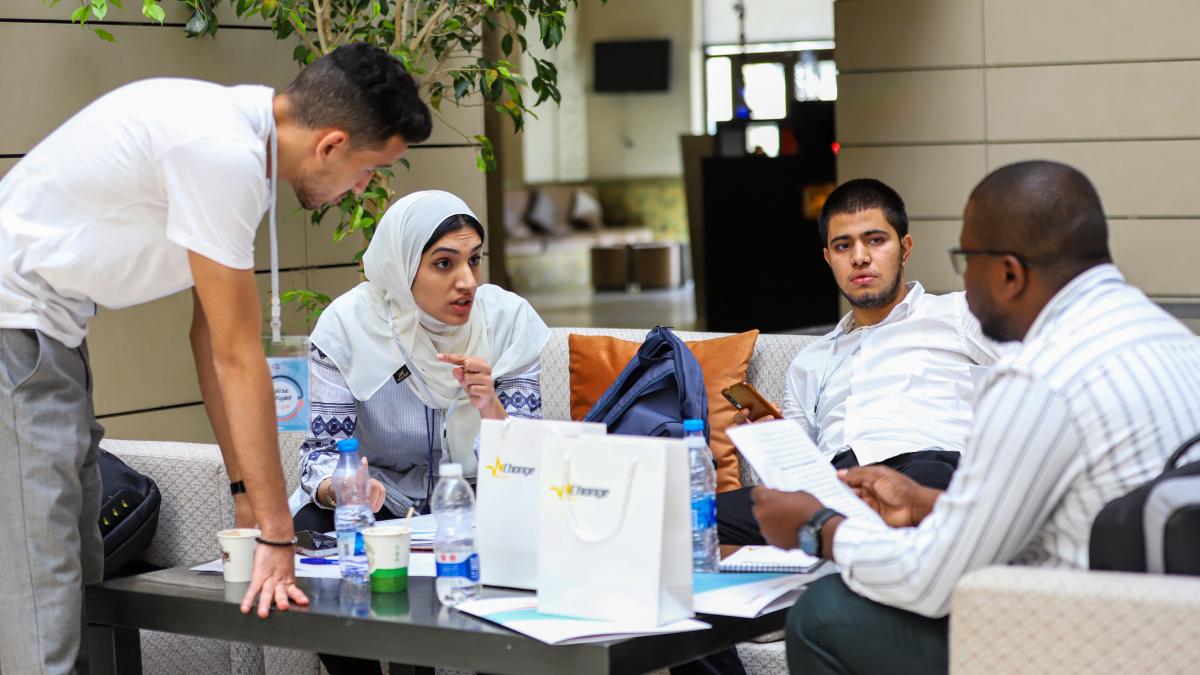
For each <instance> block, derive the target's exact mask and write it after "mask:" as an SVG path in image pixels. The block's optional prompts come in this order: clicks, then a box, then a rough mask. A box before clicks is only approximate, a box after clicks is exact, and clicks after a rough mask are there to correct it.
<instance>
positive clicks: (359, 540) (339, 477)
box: [332, 438, 375, 581]
mask: <svg viewBox="0 0 1200 675" xmlns="http://www.w3.org/2000/svg"><path fill="white" fill-rule="evenodd" d="M337 447H338V453H340V456H339V457H338V463H337V468H335V469H334V470H333V479H332V480H333V494H334V498H335V499H336V500H337V507H336V508H335V509H334V511H333V523H334V527H335V528H336V529H337V542H338V566H339V567H341V570H342V578H343V579H350V580H353V581H366V579H367V551H366V548H365V547H364V545H363V536H362V531H363V530H364V529H365V528H368V527H370V526H372V525H374V524H375V514H374V513H372V512H371V502H370V490H371V474H370V472H369V471H367V467H366V466H365V465H363V463H362V457H361V456H360V455H359V454H358V439H357V438H347V439H345V440H341V441H338V444H337Z"/></svg>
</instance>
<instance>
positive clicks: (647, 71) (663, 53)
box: [592, 40, 671, 93]
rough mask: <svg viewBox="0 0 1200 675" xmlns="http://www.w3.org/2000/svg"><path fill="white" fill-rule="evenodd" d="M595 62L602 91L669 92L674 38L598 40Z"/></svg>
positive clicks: (595, 75) (596, 83)
mask: <svg viewBox="0 0 1200 675" xmlns="http://www.w3.org/2000/svg"><path fill="white" fill-rule="evenodd" d="M592 63H593V66H594V69H595V70H594V73H593V75H594V80H593V81H594V85H593V86H594V88H595V90H596V91H597V92H599V93H622V92H634V91H667V90H668V89H670V87H671V41H670V40H634V41H621V42H597V43H596V44H595V48H594V52H593V59H592Z"/></svg>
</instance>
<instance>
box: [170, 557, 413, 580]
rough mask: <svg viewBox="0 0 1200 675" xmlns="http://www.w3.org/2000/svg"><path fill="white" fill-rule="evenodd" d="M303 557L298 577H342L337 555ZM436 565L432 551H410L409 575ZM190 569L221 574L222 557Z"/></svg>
mask: <svg viewBox="0 0 1200 675" xmlns="http://www.w3.org/2000/svg"><path fill="white" fill-rule="evenodd" d="M301 558H306V556H302V555H300V554H296V576H298V577H308V578H310V579H340V578H342V569H341V568H340V567H338V564H337V556H330V557H328V558H325V560H328V561H329V562H328V563H324V564H318V565H313V564H311V563H305V562H300V560H301ZM435 567H436V566H435V565H434V562H433V554H432V553H410V554H409V556H408V576H410V577H432V576H435V575H436V572H435ZM189 569H190V571H192V572H199V573H200V574H221V559H220V558H217V559H216V560H213V561H211V562H206V563H202V564H200V565H196V566H195V567H191V568H189Z"/></svg>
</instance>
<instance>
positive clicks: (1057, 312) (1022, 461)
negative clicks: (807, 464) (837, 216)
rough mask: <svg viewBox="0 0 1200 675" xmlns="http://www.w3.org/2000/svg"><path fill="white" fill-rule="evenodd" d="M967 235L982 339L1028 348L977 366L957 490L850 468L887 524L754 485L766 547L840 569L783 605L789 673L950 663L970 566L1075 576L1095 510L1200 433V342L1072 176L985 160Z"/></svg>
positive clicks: (926, 668) (961, 258)
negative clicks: (1134, 277)
mask: <svg viewBox="0 0 1200 675" xmlns="http://www.w3.org/2000/svg"><path fill="white" fill-rule="evenodd" d="M960 245H961V248H957V249H954V250H953V251H951V257H952V260H953V263H954V266H955V268H956V270H957V271H958V272H959V273H960V274H962V275H963V278H964V282H965V286H966V289H967V297H968V300H969V302H970V305H971V311H972V313H974V314H975V315H976V316H977V317H979V320H980V323H981V324H982V326H983V331H984V333H985V334H986V335H988V336H989V337H991V338H993V339H996V340H1000V341H1019V342H1020V343H1021V344H1020V348H1019V349H1017V350H1015V351H1014V352H1012V353H1010V354H1008V355H1006V357H1005V358H1004V359H1003V360H1002V361H1001V362H999V363H998V364H997V365H996V366H995V367H994V369H993V371H992V372H991V373H990V374H989V375H988V378H987V380H986V382H985V383H984V385H983V387H982V390H981V392H980V395H979V398H978V404H977V406H976V412H975V419H974V421H973V422H972V425H971V431H970V434H969V436H968V439H967V449H966V452H964V453H963V458H962V464H961V465H960V467H959V469H958V471H957V472H956V473H955V475H954V478H953V480H952V481H951V482H950V486H949V487H948V488H947V489H946V490H945V491H944V492H943V491H939V490H933V489H929V488H925V487H922V486H920V485H917V484H916V483H914V482H913V481H912V480H910V479H908V478H906V477H904V476H902V475H900V474H898V473H897V472H895V471H891V470H889V469H887V468H885V467H880V466H872V467H862V468H858V469H851V470H849V471H848V472H846V474H845V476H844V480H846V482H847V483H848V484H849V485H851V486H852V487H854V488H855V489H856V490H858V491H859V492H860V493H861V494H862V495H863V496H864V498H865V499H866V500H867V502H868V503H869V504H871V505H872V506H874V507H875V508H876V509H877V510H878V511H879V512H880V513H881V514H882V515H883V517H884V520H885V521H886V522H887V524H888V525H890V526H891V527H888V526H885V525H877V524H873V523H864V522H858V520H856V519H853V518H851V519H846V518H844V517H842V516H841V515H840V514H837V513H836V512H832V511H830V510H829V509H825V508H823V506H822V505H821V503H820V502H818V501H817V500H816V499H815V498H814V497H812V496H811V495H809V494H807V493H804V492H797V493H784V492H776V491H773V490H767V489H762V488H760V489H758V490H756V491H755V494H754V500H755V508H754V511H755V515H756V516H757V517H758V520H759V522H760V523H761V525H762V529H763V533H764V534H765V535H766V538H767V540H768V541H769V542H771V543H772V544H774V545H776V546H783V547H789V548H790V547H795V546H796V545H797V541H798V540H799V541H801V542H804V548H806V549H808V550H810V552H811V553H815V554H818V555H821V556H824V557H827V558H832V559H833V560H835V561H836V562H837V563H838V564H839V565H840V566H841V569H842V573H841V576H830V577H827V578H824V579H821V580H820V581H818V582H816V583H815V584H813V585H812V586H811V587H810V588H809V589H808V590H807V591H806V592H805V594H804V595H803V596H802V597H801V599H800V600H799V601H798V602H797V604H796V606H795V607H794V608H793V610H792V612H791V615H790V617H789V620H788V636H787V642H788V661H789V666H790V669H791V670H792V672H804V673H846V672H883V671H886V672H891V673H906V672H921V673H928V672H939V671H945V670H946V669H947V662H948V653H947V630H946V629H947V619H946V616H947V614H948V612H949V611H950V598H951V594H952V592H953V590H954V586H955V585H956V584H957V583H958V580H959V579H961V578H962V576H963V575H965V574H967V573H968V572H971V571H972V570H975V569H979V568H981V567H984V566H987V565H994V564H1024V565H1038V566H1046V567H1068V568H1080V569H1086V568H1087V566H1088V545H1089V536H1090V533H1091V526H1092V520H1093V518H1095V516H1096V514H1097V513H1098V512H1099V511H1100V509H1101V508H1102V507H1103V506H1104V505H1105V504H1107V503H1108V502H1109V501H1111V500H1113V499H1115V498H1117V497H1119V496H1121V495H1124V494H1126V493H1127V492H1129V491H1131V490H1133V489H1134V488H1136V487H1138V486H1139V485H1142V484H1144V483H1145V482H1146V481H1148V480H1150V479H1151V478H1153V477H1154V476H1155V475H1157V474H1158V472H1160V471H1161V470H1162V466H1163V463H1164V461H1165V460H1166V458H1167V457H1168V456H1169V455H1170V453H1171V452H1173V451H1174V450H1175V449H1176V448H1177V447H1178V446H1179V444H1180V443H1182V442H1183V441H1184V440H1185V439H1187V438H1189V437H1190V436H1192V435H1193V434H1195V433H1196V432H1197V431H1198V430H1200V343H1198V342H1197V340H1196V337H1195V336H1194V335H1193V334H1192V333H1191V331H1189V330H1188V329H1187V328H1185V327H1184V326H1183V325H1182V324H1180V323H1179V322H1178V321H1176V320H1175V319H1174V318H1172V317H1171V316H1169V315H1168V314H1167V313H1166V312H1165V311H1163V310H1162V309H1161V308H1160V307H1158V306H1157V305H1155V304H1154V303H1153V302H1151V301H1150V300H1149V299H1148V298H1146V296H1145V295H1144V294H1142V292H1141V291H1139V290H1138V289H1137V288H1135V287H1133V286H1131V285H1129V284H1128V283H1126V282H1125V280H1124V278H1123V277H1122V276H1121V273H1120V272H1119V271H1118V270H1117V268H1116V267H1115V266H1114V265H1113V264H1112V258H1111V256H1110V254H1109V250H1108V230H1107V222H1106V219H1105V216H1104V211H1103V209H1102V207H1101V205H1100V198H1099V196H1098V195H1097V194H1096V191H1095V188H1094V187H1093V186H1092V184H1091V183H1090V182H1089V181H1088V180H1087V178H1086V177H1085V176H1084V175H1083V174H1081V173H1079V172H1078V171H1076V170H1075V169H1072V168H1070V167H1067V166H1064V165H1061V164H1055V163H1052V162H1023V163H1020V164H1014V165H1010V166H1006V167H1002V168H1000V169H998V170H996V171H995V172H993V173H992V174H990V175H989V176H988V177H987V178H985V179H984V180H983V182H982V183H980V184H979V186H978V187H976V188H975V191H974V192H973V193H972V194H971V198H970V201H969V202H968V203H967V207H966V212H965V215H964V221H963V230H962V235H961V238H960ZM1193 454H1195V453H1193ZM1185 461H1186V460H1185ZM1014 648H1019V646H1016V645H1015V646H1014Z"/></svg>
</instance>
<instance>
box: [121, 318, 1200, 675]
mask: <svg viewBox="0 0 1200 675" xmlns="http://www.w3.org/2000/svg"><path fill="white" fill-rule="evenodd" d="M570 333H582V334H588V335H599V334H604V335H612V336H615V337H619V338H624V339H628V340H641V339H642V338H643V337H644V336H645V333H646V331H644V330H606V329H568V328H556V329H553V331H552V334H551V338H550V341H549V343H548V344H547V345H546V348H545V350H544V351H543V352H542V358H541V365H542V396H543V412H544V414H545V416H546V417H547V418H550V419H568V418H569V417H570V415H569V409H570V405H569V385H568V382H569V374H568V369H567V363H568V352H567V335H568V334H570ZM679 336H680V337H681V338H683V339H684V340H697V339H704V338H709V337H717V334H713V333H689V332H680V333H679ZM812 339H813V338H812V337H809V336H799V335H760V336H759V338H758V342H757V344H756V345H755V348H754V354H753V356H752V358H751V361H750V367H749V372H748V374H747V376H748V379H749V380H750V382H752V383H753V384H754V386H755V387H757V388H758V389H759V390H760V391H762V393H763V394H764V395H766V396H767V397H768V398H770V399H772V400H776V401H778V400H781V399H782V396H783V377H782V373H783V372H784V371H785V369H786V367H787V365H788V364H789V363H790V362H791V360H792V358H793V357H794V356H795V355H796V353H797V352H799V351H800V350H801V349H802V348H803V347H804V346H805V345H807V344H808V343H809V341H811V340H812ZM302 439H303V435H302V434H289V435H285V436H284V437H283V438H281V440H280V451H281V456H282V458H283V461H284V469H285V474H286V477H287V480H288V489H289V491H290V490H291V489H293V488H294V487H295V484H296V480H297V465H298V463H299V451H298V447H299V444H300V442H301V440H302ZM104 447H105V448H107V449H108V450H110V451H111V452H113V453H115V454H117V455H119V456H120V457H121V458H122V459H124V460H125V461H126V462H127V463H128V464H129V465H130V466H132V467H134V468H135V469H138V470H139V471H142V472H143V473H145V474H147V475H149V476H150V477H152V478H153V479H154V480H155V481H156V482H157V483H158V486H159V489H160V490H161V491H162V494H163V506H162V513H161V515H160V519H159V527H158V533H157V535H156V536H155V539H154V541H153V543H152V544H151V546H150V549H149V550H148V551H147V552H146V554H145V555H144V558H145V560H146V561H147V562H149V563H152V564H155V565H160V566H176V565H184V564H189V563H196V562H201V561H205V560H211V559H213V558H215V557H217V554H218V552H217V547H216V541H215V537H213V533H214V532H216V531H217V530H218V529H222V528H224V527H228V524H229V523H231V522H233V502H232V499H231V498H230V497H229V489H228V483H227V479H226V476H225V470H224V466H223V465H222V463H221V456H220V452H219V450H218V449H217V447H216V446H212V445H197V444H187V443H166V442H146V441H118V440H107V441H105V442H104ZM1197 616H1200V579H1191V578H1189V579H1179V578H1166V577H1151V576H1146V575H1112V574H1099V573H1093V572H1077V571H1061V570H1035V569H1026V568H1016V567H1002V568H988V569H985V570H981V571H979V572H976V573H974V574H972V575H969V576H968V577H967V578H966V579H964V580H963V582H962V583H961V584H960V586H959V588H958V590H957V592H956V594H955V597H954V611H953V613H952V619H951V666H952V670H953V671H954V672H956V673H958V672H962V673H976V672H978V673H985V672H986V673H999V672H1004V673H1009V672H1030V673H1033V672H1039V673H1040V672H1118V671H1126V672H1127V671H1130V670H1133V669H1134V668H1139V669H1142V670H1151V671H1154V670H1160V669H1159V666H1160V665H1161V666H1162V668H1161V670H1160V671H1161V672H1184V671H1185V670H1189V669H1194V667H1195V666H1194V664H1196V663H1200V641H1198V640H1196V639H1195V628H1194V626H1195V617H1197ZM1189 638H1190V639H1189ZM1160 649H1165V650H1172V651H1161V652H1160V651H1159V650H1160ZM738 651H739V653H740V654H741V656H742V660H743V662H744V663H745V664H746V669H747V671H748V672H750V673H755V674H759V673H786V672H787V666H786V661H785V659H784V653H783V643H782V642H781V641H778V640H774V641H768V642H765V643H746V644H743V645H740V646H739V649H738ZM1152 652H1153V653H1154V654H1159V655H1158V656H1152ZM142 653H143V663H144V664H145V670H146V672H147V673H154V675H173V674H174V673H180V674H185V673H186V674H189V675H190V674H191V673H198V672H203V673H236V674H238V675H241V674H258V673H264V672H269V673H280V674H284V673H287V674H292V673H301V674H312V675H316V674H317V673H318V672H319V663H318V661H317V659H316V657H315V655H312V654H308V653H303V652H295V651H290V650H281V649H275V648H266V649H263V648H262V647H260V646H257V645H250V644H243V643H226V642H219V641H215V640H204V639H198V638H189V637H181V636H172V635H165V634H161V633H153V632H143V638H142ZM1101 657H1102V658H1101ZM1135 657H1136V658H1135ZM1118 664H1122V665H1121V667H1117V666H1118ZM1172 664H1174V665H1172ZM1180 664H1186V665H1187V667H1186V668H1184V667H1182V665H1180ZM1175 665H1179V666H1180V667H1178V668H1176V667H1175ZM1125 666H1128V667H1125Z"/></svg>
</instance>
